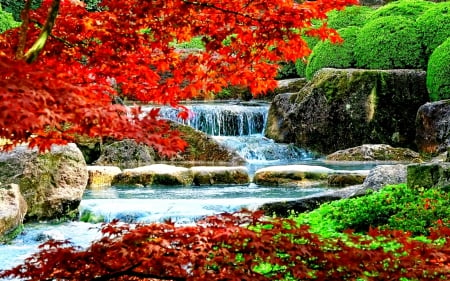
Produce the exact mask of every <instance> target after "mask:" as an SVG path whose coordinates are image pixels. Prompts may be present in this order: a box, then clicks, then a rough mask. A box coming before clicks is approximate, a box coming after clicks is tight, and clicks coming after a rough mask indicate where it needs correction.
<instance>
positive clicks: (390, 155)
mask: <svg viewBox="0 0 450 281" xmlns="http://www.w3.org/2000/svg"><path fill="white" fill-rule="evenodd" d="M326 160H329V161H399V162H422V159H421V157H420V154H419V153H417V152H415V151H413V150H411V149H409V148H401V147H392V146H390V145H387V144H364V145H361V146H357V147H352V148H348V149H344V150H338V151H336V152H334V153H332V154H329V155H327V157H326Z"/></svg>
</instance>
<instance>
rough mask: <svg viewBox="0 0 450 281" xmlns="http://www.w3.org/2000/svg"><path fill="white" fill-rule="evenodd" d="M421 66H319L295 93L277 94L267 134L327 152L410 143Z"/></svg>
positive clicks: (421, 87)
mask: <svg viewBox="0 0 450 281" xmlns="http://www.w3.org/2000/svg"><path fill="white" fill-rule="evenodd" d="M427 101H428V92H427V88H426V84H425V71H421V70H406V69H397V70H362V69H322V70H320V71H318V72H317V73H316V75H315V76H314V77H313V79H312V80H311V81H310V82H309V83H308V84H307V85H305V86H304V87H303V88H302V89H301V90H300V91H299V92H298V93H296V94H283V95H278V96H277V97H276V98H275V99H274V100H273V102H272V104H271V107H270V109H269V116H268V124H267V127H266V133H265V134H266V136H267V137H269V138H271V139H274V140H275V141H277V142H283V143H293V144H295V145H297V146H299V147H302V148H305V149H307V150H311V151H315V152H318V153H322V154H329V153H332V152H334V151H337V150H341V149H346V148H349V147H355V146H360V145H363V144H367V143H383V144H389V145H392V146H394V147H405V148H412V149H414V148H415V133H416V132H415V127H414V126H412V124H414V123H415V118H416V113H417V110H418V108H419V107H420V106H421V105H423V104H424V103H425V102H427Z"/></svg>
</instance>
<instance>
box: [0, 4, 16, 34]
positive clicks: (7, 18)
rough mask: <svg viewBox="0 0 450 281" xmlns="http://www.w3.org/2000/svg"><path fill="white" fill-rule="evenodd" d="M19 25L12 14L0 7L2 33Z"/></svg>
mask: <svg viewBox="0 0 450 281" xmlns="http://www.w3.org/2000/svg"><path fill="white" fill-rule="evenodd" d="M19 25H20V23H19V22H17V21H15V20H14V18H13V16H12V14H11V13H8V12H5V11H3V10H2V8H1V6H0V33H2V32H4V31H6V30H8V29H11V28H14V27H17V26H19Z"/></svg>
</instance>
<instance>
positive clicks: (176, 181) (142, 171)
mask: <svg viewBox="0 0 450 281" xmlns="http://www.w3.org/2000/svg"><path fill="white" fill-rule="evenodd" d="M193 181H194V176H193V173H192V171H191V170H190V169H188V168H184V167H176V166H172V165H166V164H154V165H149V166H143V167H138V168H134V169H125V170H123V172H122V173H120V174H118V175H117V176H115V177H114V180H113V183H112V184H115V185H140V186H141V185H143V186H151V185H191V184H192V183H193Z"/></svg>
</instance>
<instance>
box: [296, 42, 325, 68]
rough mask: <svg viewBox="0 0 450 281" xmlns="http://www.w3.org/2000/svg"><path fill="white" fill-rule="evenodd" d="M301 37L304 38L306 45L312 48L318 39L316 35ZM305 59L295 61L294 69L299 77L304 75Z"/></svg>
mask: <svg viewBox="0 0 450 281" xmlns="http://www.w3.org/2000/svg"><path fill="white" fill-rule="evenodd" d="M303 39H305V41H306V43H307V44H308V47H309V48H310V49H311V50H313V49H314V47H315V46H316V44H317V43H319V41H320V39H318V38H317V37H309V36H305V37H304V38H303ZM307 59H308V58H304V59H299V60H297V61H296V62H295V69H296V71H297V75H298V76H299V77H306V65H307Z"/></svg>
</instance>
